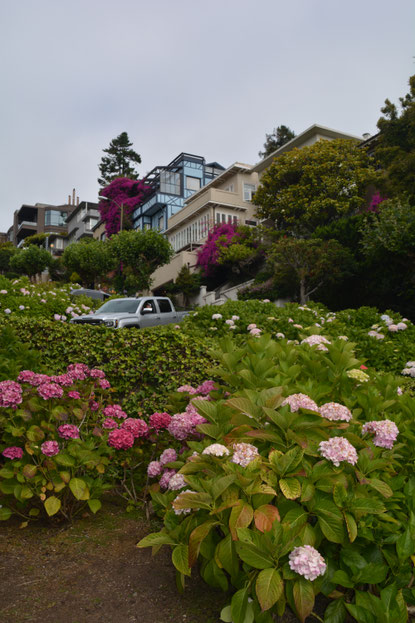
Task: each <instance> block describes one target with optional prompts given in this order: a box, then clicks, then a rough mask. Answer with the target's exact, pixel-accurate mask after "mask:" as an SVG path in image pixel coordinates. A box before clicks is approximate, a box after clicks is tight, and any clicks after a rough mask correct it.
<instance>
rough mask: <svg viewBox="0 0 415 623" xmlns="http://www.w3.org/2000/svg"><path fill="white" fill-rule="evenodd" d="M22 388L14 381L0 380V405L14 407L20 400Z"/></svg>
mask: <svg viewBox="0 0 415 623" xmlns="http://www.w3.org/2000/svg"><path fill="white" fill-rule="evenodd" d="M22 393H23V390H22V388H21V386H20V385H19V383H16V381H1V382H0V407H6V408H7V407H12V408H13V409H15V408H16V407H17V405H18V404H20V403H21V402H22Z"/></svg>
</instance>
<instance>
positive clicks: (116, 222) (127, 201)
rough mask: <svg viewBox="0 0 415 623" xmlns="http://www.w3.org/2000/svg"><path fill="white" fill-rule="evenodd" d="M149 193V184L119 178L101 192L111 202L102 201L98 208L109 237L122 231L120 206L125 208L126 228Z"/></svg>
mask: <svg viewBox="0 0 415 623" xmlns="http://www.w3.org/2000/svg"><path fill="white" fill-rule="evenodd" d="M148 192H149V186H148V184H144V182H143V181H142V180H130V179H129V178H127V177H118V178H117V179H115V180H113V181H112V182H111V184H109V185H108V186H107V187H106V188H104V189H103V190H102V191H101V195H102V196H104V197H108V199H110V201H105V200H104V201H100V203H99V206H98V207H99V211H100V214H101V219H102V220H103V221H104V223H105V231H106V234H107V236H112V234H117V233H118V232H119V231H120V224H121V210H120V207H119V206H121V205H122V206H123V227H124V228H125V224H126V223H127V222H128V220H129V216H130V215H131V214H132V213H133V211H134V209H135V208H136V207H137V206H138V205H139V204H140V203H141V202H142V201H143V199H144V198H145V196H146V194H147V193H148Z"/></svg>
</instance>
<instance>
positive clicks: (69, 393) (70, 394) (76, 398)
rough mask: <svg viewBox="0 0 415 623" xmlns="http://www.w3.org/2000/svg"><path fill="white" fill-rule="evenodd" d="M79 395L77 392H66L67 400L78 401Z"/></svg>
mask: <svg viewBox="0 0 415 623" xmlns="http://www.w3.org/2000/svg"><path fill="white" fill-rule="evenodd" d="M80 397H81V394H80V393H79V392H73V391H72V392H68V398H73V399H74V400H79V399H80Z"/></svg>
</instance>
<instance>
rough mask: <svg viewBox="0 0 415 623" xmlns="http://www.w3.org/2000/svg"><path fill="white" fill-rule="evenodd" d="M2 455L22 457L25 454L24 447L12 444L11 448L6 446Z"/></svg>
mask: <svg viewBox="0 0 415 623" xmlns="http://www.w3.org/2000/svg"><path fill="white" fill-rule="evenodd" d="M2 455H3V456H5V457H6V459H11V460H13V459H21V458H22V456H23V448H18V447H17V446H10V447H9V448H4V450H3V452H2Z"/></svg>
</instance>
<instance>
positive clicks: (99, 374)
mask: <svg viewBox="0 0 415 623" xmlns="http://www.w3.org/2000/svg"><path fill="white" fill-rule="evenodd" d="M89 376H90V377H91V378H93V379H105V372H104V370H99V369H98V368H92V370H90V371H89Z"/></svg>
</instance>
